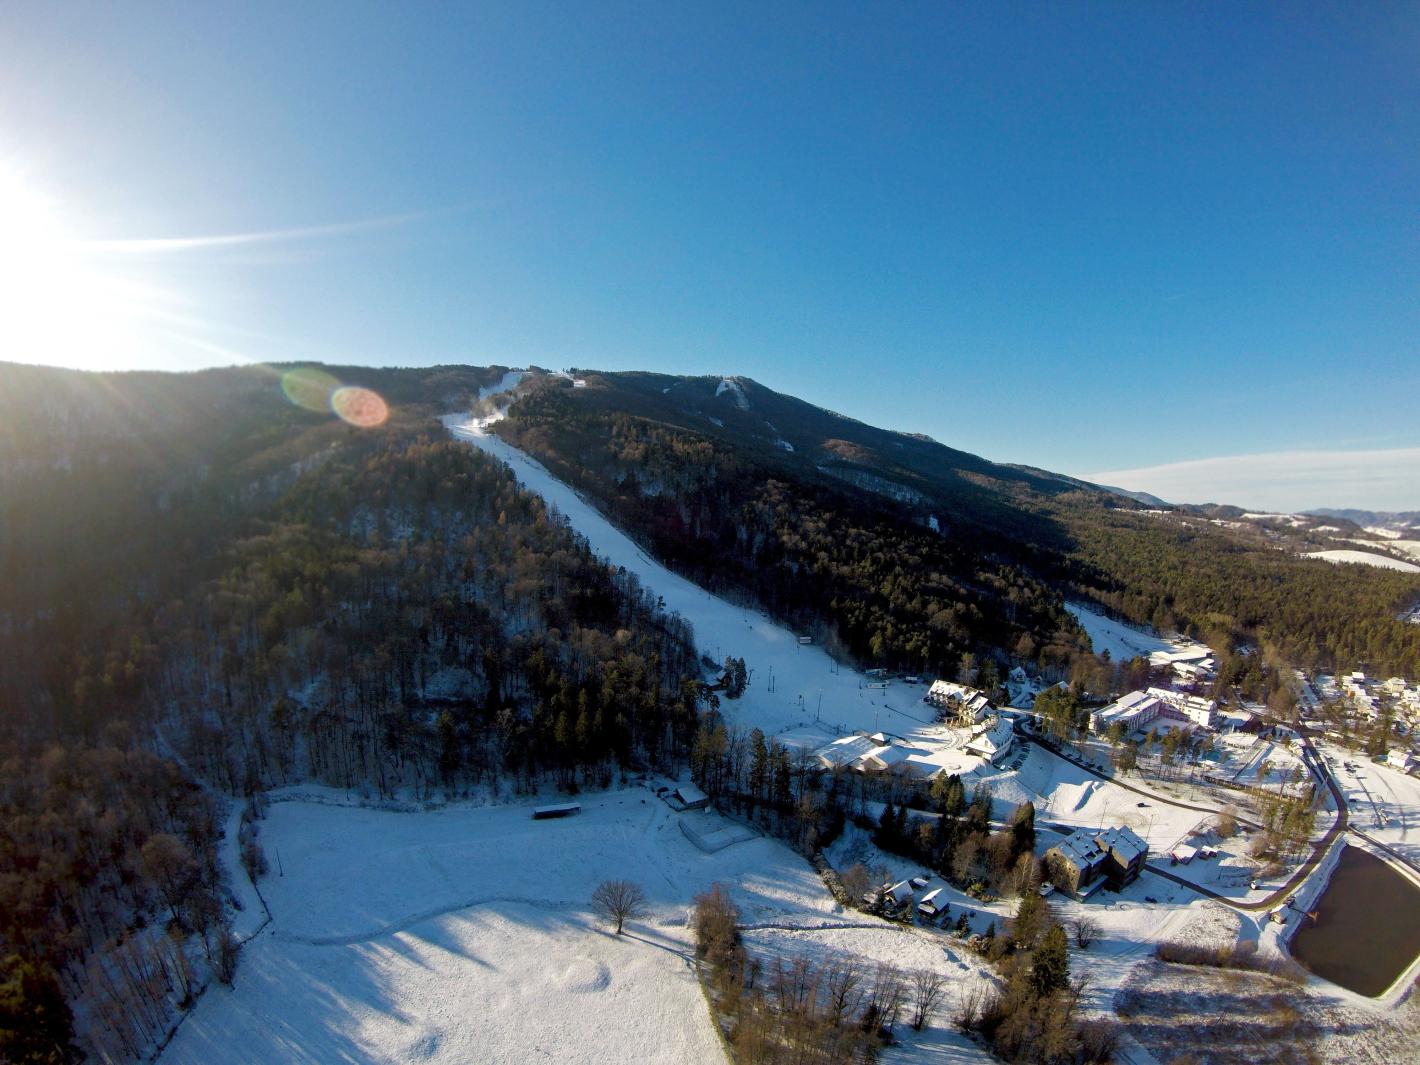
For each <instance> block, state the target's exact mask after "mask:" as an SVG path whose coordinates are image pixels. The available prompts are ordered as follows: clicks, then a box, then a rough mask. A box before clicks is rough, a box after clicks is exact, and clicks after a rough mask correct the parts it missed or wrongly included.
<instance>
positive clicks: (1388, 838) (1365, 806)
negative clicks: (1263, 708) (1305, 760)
mask: <svg viewBox="0 0 1420 1065" xmlns="http://www.w3.org/2000/svg"><path fill="white" fill-rule="evenodd" d="M1317 748H1318V750H1320V751H1321V752H1322V754H1323V756H1324V757H1325V758H1326V761H1327V764H1328V765H1329V766H1330V767H1331V772H1332V775H1333V776H1335V778H1336V783H1337V784H1338V785H1339V786H1340V787H1341V788H1342V790H1343V791H1345V792H1346V801H1347V805H1348V806H1350V808H1351V823H1352V824H1353V825H1355V826H1356V827H1357V828H1358V829H1360V830H1361V831H1362V832H1364V833H1366V835H1368V836H1371V837H1374V838H1375V839H1378V840H1380V841H1381V842H1382V843H1384V844H1385V845H1386V846H1388V847H1393V848H1395V850H1396V851H1397V852H1399V853H1400V854H1403V855H1405V857H1407V858H1409V859H1410V860H1411V861H1412V862H1420V780H1417V779H1416V778H1415V777H1412V776H1410V775H1408V774H1406V773H1402V772H1400V771H1399V770H1397V769H1392V768H1391V767H1390V766H1387V765H1380V764H1378V763H1376V762H1372V761H1371V760H1370V759H1369V758H1367V757H1366V756H1365V755H1364V754H1361V753H1359V752H1357V751H1348V750H1346V749H1344V748H1341V747H1336V746H1333V745H1331V744H1320V743H1319V744H1318V745H1317ZM1347 763H1349V764H1351V765H1352V766H1354V767H1355V768H1354V769H1347V768H1346V765H1347Z"/></svg>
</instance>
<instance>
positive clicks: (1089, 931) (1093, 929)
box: [1070, 914, 1100, 950]
mask: <svg viewBox="0 0 1420 1065" xmlns="http://www.w3.org/2000/svg"><path fill="white" fill-rule="evenodd" d="M1070 930H1071V931H1072V932H1074V933H1075V945H1076V946H1077V947H1079V948H1080V949H1081V950H1088V949H1089V947H1090V944H1091V943H1093V942H1094V941H1095V940H1097V939H1099V937H1100V923H1099V922H1098V921H1096V920H1095V919H1094V918H1093V917H1091V916H1089V915H1088V914H1081V915H1080V916H1079V917H1076V918H1075V919H1074V920H1073V921H1071V922H1070Z"/></svg>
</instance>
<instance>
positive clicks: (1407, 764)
mask: <svg viewBox="0 0 1420 1065" xmlns="http://www.w3.org/2000/svg"><path fill="white" fill-rule="evenodd" d="M1385 761H1386V765H1388V766H1390V767H1391V768H1392V769H1399V770H1400V771H1401V772H1402V773H1408V772H1410V771H1411V770H1412V769H1414V768H1415V757H1414V755H1412V754H1411V753H1410V752H1409V751H1407V750H1406V749H1405V748H1404V747H1392V748H1391V749H1390V750H1389V751H1388V752H1386V756H1385Z"/></svg>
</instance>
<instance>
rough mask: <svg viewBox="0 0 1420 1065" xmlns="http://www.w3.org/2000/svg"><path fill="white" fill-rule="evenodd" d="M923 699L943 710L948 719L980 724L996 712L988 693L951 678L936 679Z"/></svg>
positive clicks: (965, 723) (963, 723) (943, 714)
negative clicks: (958, 682)
mask: <svg viewBox="0 0 1420 1065" xmlns="http://www.w3.org/2000/svg"><path fill="white" fill-rule="evenodd" d="M922 701H923V702H925V703H926V704H927V705H929V706H933V707H935V708H936V709H938V710H940V711H942V716H943V717H945V718H946V719H947V720H948V721H956V722H958V723H960V724H962V725H979V724H981V722H983V721H985V720H986V719H987V718H988V717H990V716H991V714H992V713H993V712H994V710H995V707H993V706H992V705H991V700H990V699H988V698H987V697H986V693H985V692H982V691H978V690H977V689H976V688H970V687H967V686H966V685H965V684H955V683H953V682H952V681H949V680H934V681H933V682H932V686H931V687H930V688H928V689H927V694H926V695H924V696H923V697H922Z"/></svg>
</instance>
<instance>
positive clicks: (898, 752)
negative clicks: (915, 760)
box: [853, 743, 927, 773]
mask: <svg viewBox="0 0 1420 1065" xmlns="http://www.w3.org/2000/svg"><path fill="white" fill-rule="evenodd" d="M926 753H927V752H926V751H919V750H918V749H917V748H916V747H904V746H903V745H901V744H897V743H889V744H885V745H883V746H881V747H874V748H873V749H872V750H871V751H868V752H867V753H866V754H864V755H862V756H861V757H859V758H858V759H857V761H855V762H854V763H853V768H854V769H856V770H858V772H860V773H888V772H904V771H907V769H908V767H907V762H908V759H909V758H911V757H912V756H914V755H923V754H926Z"/></svg>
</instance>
